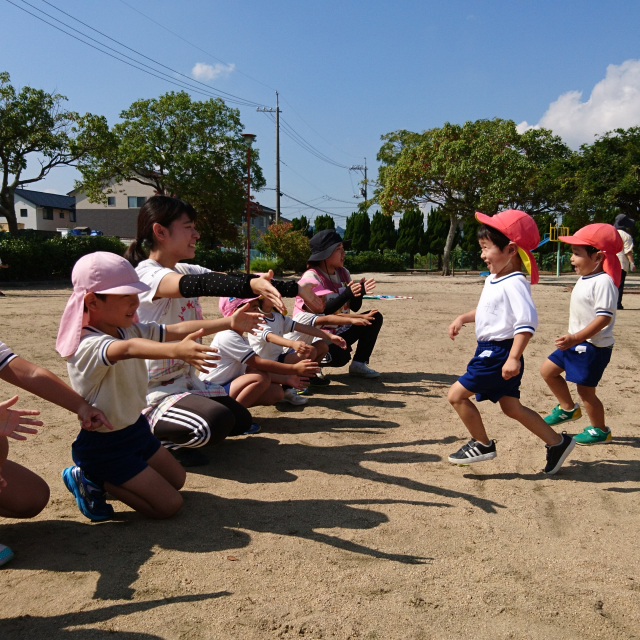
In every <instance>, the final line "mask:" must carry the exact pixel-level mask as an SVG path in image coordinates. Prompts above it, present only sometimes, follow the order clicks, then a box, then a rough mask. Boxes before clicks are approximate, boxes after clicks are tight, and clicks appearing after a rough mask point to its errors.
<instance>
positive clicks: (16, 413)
mask: <svg viewBox="0 0 640 640" xmlns="http://www.w3.org/2000/svg"><path fill="white" fill-rule="evenodd" d="M16 402H18V396H13V398H11V399H10V400H5V401H4V402H0V436H6V437H7V438H13V439H14V440H26V439H27V438H26V437H25V436H21V435H20V434H21V433H38V430H37V429H30V428H29V427H26V426H24V425H27V424H29V425H33V426H34V427H41V426H42V425H43V424H44V423H43V422H42V421H41V420H32V419H31V418H25V417H24V416H39V415H40V412H39V411H36V410H35V409H20V410H14V409H9V407H12V406H13V405H14V404H15V403H16Z"/></svg>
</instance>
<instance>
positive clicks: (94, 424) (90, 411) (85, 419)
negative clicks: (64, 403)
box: [78, 402, 113, 431]
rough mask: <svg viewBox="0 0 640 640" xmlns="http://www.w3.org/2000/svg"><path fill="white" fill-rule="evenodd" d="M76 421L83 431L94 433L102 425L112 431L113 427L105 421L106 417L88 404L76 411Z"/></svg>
mask: <svg viewBox="0 0 640 640" xmlns="http://www.w3.org/2000/svg"><path fill="white" fill-rule="evenodd" d="M78 420H80V427H81V428H82V429H84V430H85V431H95V430H96V429H99V428H100V427H101V426H102V425H104V426H105V427H107V429H111V430H112V431H113V426H112V425H111V423H110V422H109V420H107V416H105V415H104V413H102V411H100V409H96V408H95V407H92V406H91V405H90V404H89V403H88V402H87V403H85V405H84V406H82V407H81V408H80V409H79V410H78Z"/></svg>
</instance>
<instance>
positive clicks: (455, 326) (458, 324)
mask: <svg viewBox="0 0 640 640" xmlns="http://www.w3.org/2000/svg"><path fill="white" fill-rule="evenodd" d="M464 326H465V325H464V323H463V322H462V320H461V319H460V316H458V317H457V318H456V319H455V320H454V321H453V322H452V323H451V324H450V325H449V337H450V338H451V339H452V340H455V339H456V336H457V335H458V334H459V333H460V330H461V329H462V327H464Z"/></svg>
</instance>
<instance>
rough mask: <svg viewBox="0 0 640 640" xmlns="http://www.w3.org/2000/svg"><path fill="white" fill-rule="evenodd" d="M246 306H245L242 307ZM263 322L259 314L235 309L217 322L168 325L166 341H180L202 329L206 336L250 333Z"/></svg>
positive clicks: (194, 321) (261, 315)
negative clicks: (229, 332) (230, 331)
mask: <svg viewBox="0 0 640 640" xmlns="http://www.w3.org/2000/svg"><path fill="white" fill-rule="evenodd" d="M243 306H246V305H243ZM263 321H264V316H263V314H261V313H247V312H246V311H244V310H243V309H242V307H241V308H240V309H237V310H236V311H235V312H234V313H233V315H231V316H229V317H228V318H218V319H217V320H186V321H185V322H178V323H177V324H170V325H167V326H166V327H165V330H166V341H167V342H172V341H173V340H182V339H183V338H185V337H186V336H188V335H189V334H190V333H194V332H195V331H198V330H199V329H202V335H203V336H208V335H210V334H212V333H218V332H219V331H226V330H227V329H233V330H234V331H237V332H238V333H251V332H253V330H254V329H257V328H258V327H259V326H260V323H261V322H263Z"/></svg>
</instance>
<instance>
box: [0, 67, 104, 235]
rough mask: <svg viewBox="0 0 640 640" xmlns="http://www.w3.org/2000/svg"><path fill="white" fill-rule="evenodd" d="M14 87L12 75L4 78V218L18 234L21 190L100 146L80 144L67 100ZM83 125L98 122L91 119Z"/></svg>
mask: <svg viewBox="0 0 640 640" xmlns="http://www.w3.org/2000/svg"><path fill="white" fill-rule="evenodd" d="M10 82H11V78H10V76H9V74H8V73H6V72H0V164H1V167H0V171H1V172H2V186H1V187H0V215H1V216H4V217H5V218H6V219H7V223H8V224H9V231H10V232H11V233H12V234H15V233H16V232H17V230H18V223H17V220H16V213H15V191H16V189H18V188H24V187H25V186H28V185H31V184H33V183H35V182H38V181H39V180H42V179H43V178H44V177H46V176H47V175H48V174H49V172H50V171H51V170H52V169H54V168H55V167H59V166H62V165H73V164H74V163H75V162H76V161H77V160H78V159H79V158H80V157H81V156H82V155H83V154H84V153H85V152H86V151H87V149H88V148H91V147H92V146H93V144H94V141H93V140H92V139H91V136H88V135H85V136H84V137H83V141H84V144H81V143H80V142H79V141H78V139H77V134H78V131H79V123H80V117H79V115H78V114H77V113H75V112H72V111H67V110H66V109H64V108H63V103H64V102H65V101H66V98H65V97H64V96H62V95H59V94H57V93H55V94H51V93H46V92H45V91H42V90H41V89H33V88H31V87H23V88H22V89H21V90H20V91H16V89H15V88H14V87H13V86H12V85H11V84H10ZM83 120H84V122H94V121H97V120H98V118H96V116H92V115H90V114H86V115H85V116H84V118H83ZM35 154H40V159H39V160H38V162H39V163H40V168H39V169H37V170H36V171H35V175H33V177H31V178H25V177H23V172H24V171H25V170H26V168H27V160H28V159H29V157H30V156H31V157H34V155H35Z"/></svg>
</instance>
